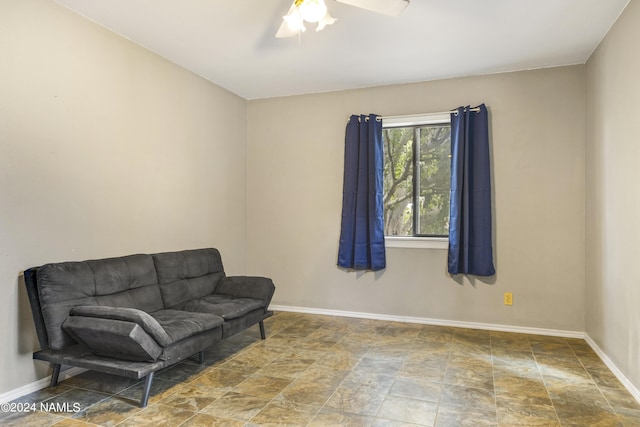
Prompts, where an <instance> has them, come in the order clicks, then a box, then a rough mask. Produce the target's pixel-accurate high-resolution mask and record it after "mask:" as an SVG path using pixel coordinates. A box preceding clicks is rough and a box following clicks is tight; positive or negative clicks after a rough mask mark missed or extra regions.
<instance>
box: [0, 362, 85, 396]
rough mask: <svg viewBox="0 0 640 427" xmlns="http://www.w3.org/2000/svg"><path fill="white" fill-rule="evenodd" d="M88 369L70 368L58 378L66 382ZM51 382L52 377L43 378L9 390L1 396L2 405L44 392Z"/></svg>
mask: <svg viewBox="0 0 640 427" xmlns="http://www.w3.org/2000/svg"><path fill="white" fill-rule="evenodd" d="M86 371H87V370H86V369H83V368H69V369H66V370H64V371H62V372H60V376H59V377H58V381H63V380H66V379H67V378H71V377H75V376H76V375H79V374H81V373H83V372H86ZM50 382H51V375H49V376H48V377H45V378H41V379H39V380H37V381H34V382H32V383H29V384H26V385H23V386H22V387H18V388H15V389H13V390H9V391H8V392H6V393H2V394H0V403H6V402H11V401H12V400H14V399H17V398H19V397H22V396H24V395H26V394H29V393H33V392H34V391H38V390H42V389H43V388H47V387H49V383H50Z"/></svg>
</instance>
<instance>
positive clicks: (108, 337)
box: [62, 316, 163, 362]
mask: <svg viewBox="0 0 640 427" xmlns="http://www.w3.org/2000/svg"><path fill="white" fill-rule="evenodd" d="M62 328H63V329H64V330H65V331H66V332H67V333H68V334H69V335H71V337H73V339H75V340H76V341H78V342H80V343H82V344H84V345H86V346H87V347H88V348H89V350H91V352H92V353H93V354H95V355H98V356H104V357H110V358H115V359H120V360H129V361H139V362H155V361H156V360H158V358H159V357H160V356H161V355H162V352H163V349H162V347H161V346H159V345H158V343H157V342H156V341H155V340H154V339H153V338H152V337H151V336H150V335H149V334H147V332H145V331H144V330H143V329H142V328H141V327H140V325H138V324H136V323H133V322H127V321H124V320H116V319H103V318H100V317H85V316H69V317H67V319H66V320H65V321H64V322H63V323H62Z"/></svg>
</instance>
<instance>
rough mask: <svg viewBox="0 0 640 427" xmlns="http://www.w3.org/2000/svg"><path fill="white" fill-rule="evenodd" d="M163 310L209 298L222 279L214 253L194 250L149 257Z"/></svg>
mask: <svg viewBox="0 0 640 427" xmlns="http://www.w3.org/2000/svg"><path fill="white" fill-rule="evenodd" d="M151 256H152V258H153V261H154V263H155V267H156V271H157V274H158V283H159V285H160V292H161V294H162V299H163V301H164V307H165V308H175V307H177V306H178V304H181V303H183V302H186V301H190V300H193V299H196V298H201V297H203V296H206V295H210V294H211V293H213V291H214V290H215V288H216V286H217V285H218V283H219V282H220V280H221V279H222V278H224V277H225V274H224V270H223V267H222V259H221V257H220V253H219V252H218V251H217V250H216V249H197V250H188V251H180V252H167V253H159V254H153V255H151Z"/></svg>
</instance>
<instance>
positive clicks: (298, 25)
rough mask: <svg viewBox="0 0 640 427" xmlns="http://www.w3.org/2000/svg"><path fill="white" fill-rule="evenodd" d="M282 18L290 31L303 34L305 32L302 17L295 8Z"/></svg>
mask: <svg viewBox="0 0 640 427" xmlns="http://www.w3.org/2000/svg"><path fill="white" fill-rule="evenodd" d="M282 18H283V19H284V21H285V22H286V23H287V26H288V27H289V29H290V30H291V31H302V32H304V31H305V30H306V28H305V26H304V21H303V19H302V15H300V11H299V10H298V9H297V8H296V9H294V10H293V11H292V12H291V13H290V14H288V15H285V16H283V17H282Z"/></svg>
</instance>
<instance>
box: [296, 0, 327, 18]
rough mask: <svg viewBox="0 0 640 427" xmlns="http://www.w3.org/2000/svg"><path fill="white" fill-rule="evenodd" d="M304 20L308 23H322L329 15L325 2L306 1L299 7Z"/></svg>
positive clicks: (317, 0)
mask: <svg viewBox="0 0 640 427" xmlns="http://www.w3.org/2000/svg"><path fill="white" fill-rule="evenodd" d="M298 10H299V11H300V15H301V16H302V19H304V20H305V21H307V22H320V20H322V18H324V16H325V15H326V14H327V5H326V4H325V3H324V0H304V1H303V2H302V3H300V5H299V6H298Z"/></svg>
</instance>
